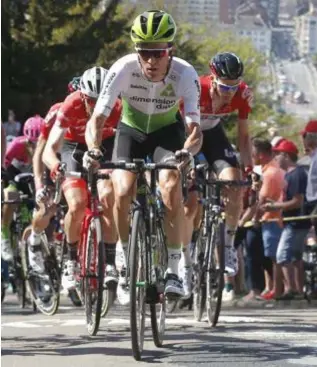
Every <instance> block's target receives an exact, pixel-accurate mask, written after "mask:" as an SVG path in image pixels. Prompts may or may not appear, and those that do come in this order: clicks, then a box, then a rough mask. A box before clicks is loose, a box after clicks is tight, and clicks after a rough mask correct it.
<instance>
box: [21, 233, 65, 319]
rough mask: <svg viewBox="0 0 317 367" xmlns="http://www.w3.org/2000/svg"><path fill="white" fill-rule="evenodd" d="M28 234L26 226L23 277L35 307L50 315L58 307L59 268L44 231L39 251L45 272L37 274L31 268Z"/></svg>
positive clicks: (23, 241)
mask: <svg viewBox="0 0 317 367" xmlns="http://www.w3.org/2000/svg"><path fill="white" fill-rule="evenodd" d="M30 234H31V228H30V227H28V228H26V229H25V231H24V232H23V236H22V245H21V259H22V268H23V273H24V277H25V279H26V284H27V287H28V290H29V293H30V295H31V298H32V300H33V302H34V304H35V305H36V308H37V309H39V310H40V312H42V313H43V314H44V315H47V316H52V315H54V314H55V313H56V312H57V310H58V307H59V300H60V293H59V289H60V270H59V267H58V264H57V261H56V257H55V252H54V248H51V247H50V246H49V244H48V241H47V237H46V235H45V233H44V234H42V235H41V251H42V255H43V258H44V262H45V273H44V274H38V273H36V272H34V271H33V270H32V268H31V267H30V264H29V253H28V246H29V244H28V239H29V236H30Z"/></svg>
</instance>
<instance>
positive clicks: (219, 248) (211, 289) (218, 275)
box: [206, 223, 225, 327]
mask: <svg viewBox="0 0 317 367" xmlns="http://www.w3.org/2000/svg"><path fill="white" fill-rule="evenodd" d="M224 233H225V232H224V223H220V224H219V225H218V226H215V225H213V226H212V231H211V234H210V245H209V246H210V247H209V259H208V267H207V282H206V290H207V298H206V306H207V307H206V308H207V317H208V323H209V325H210V326H213V327H214V326H216V325H217V322H218V318H219V314H220V310H221V302H222V291H223V287H224V271H225V243H224Z"/></svg>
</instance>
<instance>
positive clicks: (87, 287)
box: [83, 218, 105, 335]
mask: <svg viewBox="0 0 317 367" xmlns="http://www.w3.org/2000/svg"><path fill="white" fill-rule="evenodd" d="M104 264H105V253H104V243H103V240H102V231H101V223H100V219H99V218H91V219H90V222H89V225H88V230H87V238H86V262H85V274H86V275H85V277H84V281H83V285H84V300H85V311H86V324H87V330H88V333H89V335H96V334H97V332H98V329H99V324H100V318H101V309H102V296H103V279H104V268H105V266H104Z"/></svg>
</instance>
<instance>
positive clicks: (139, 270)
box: [129, 210, 146, 361]
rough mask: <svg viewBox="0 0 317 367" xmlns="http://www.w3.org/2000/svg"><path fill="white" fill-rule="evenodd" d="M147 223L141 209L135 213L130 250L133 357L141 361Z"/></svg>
mask: <svg viewBox="0 0 317 367" xmlns="http://www.w3.org/2000/svg"><path fill="white" fill-rule="evenodd" d="M145 263H146V259H145V223H144V219H143V216H142V214H141V212H140V211H139V210H136V211H135V212H134V214H133V220H132V232H131V241H130V251H129V275H130V327H131V341H132V354H133V357H134V358H135V359H136V360H137V361H139V360H140V359H141V354H142V351H143V344H144V330H145V309H146V303H145V287H146V274H145V273H146V269H145V266H146V265H145Z"/></svg>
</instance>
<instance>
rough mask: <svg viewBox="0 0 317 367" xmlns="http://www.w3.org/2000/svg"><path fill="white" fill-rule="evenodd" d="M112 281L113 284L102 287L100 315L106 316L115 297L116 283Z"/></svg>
mask: <svg viewBox="0 0 317 367" xmlns="http://www.w3.org/2000/svg"><path fill="white" fill-rule="evenodd" d="M112 283H114V284H110V285H107V288H106V289H105V288H104V291H103V301H102V310H101V317H106V316H107V314H108V312H109V311H110V309H111V307H112V306H113V304H114V302H115V300H116V297H117V284H116V283H115V282H112Z"/></svg>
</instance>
